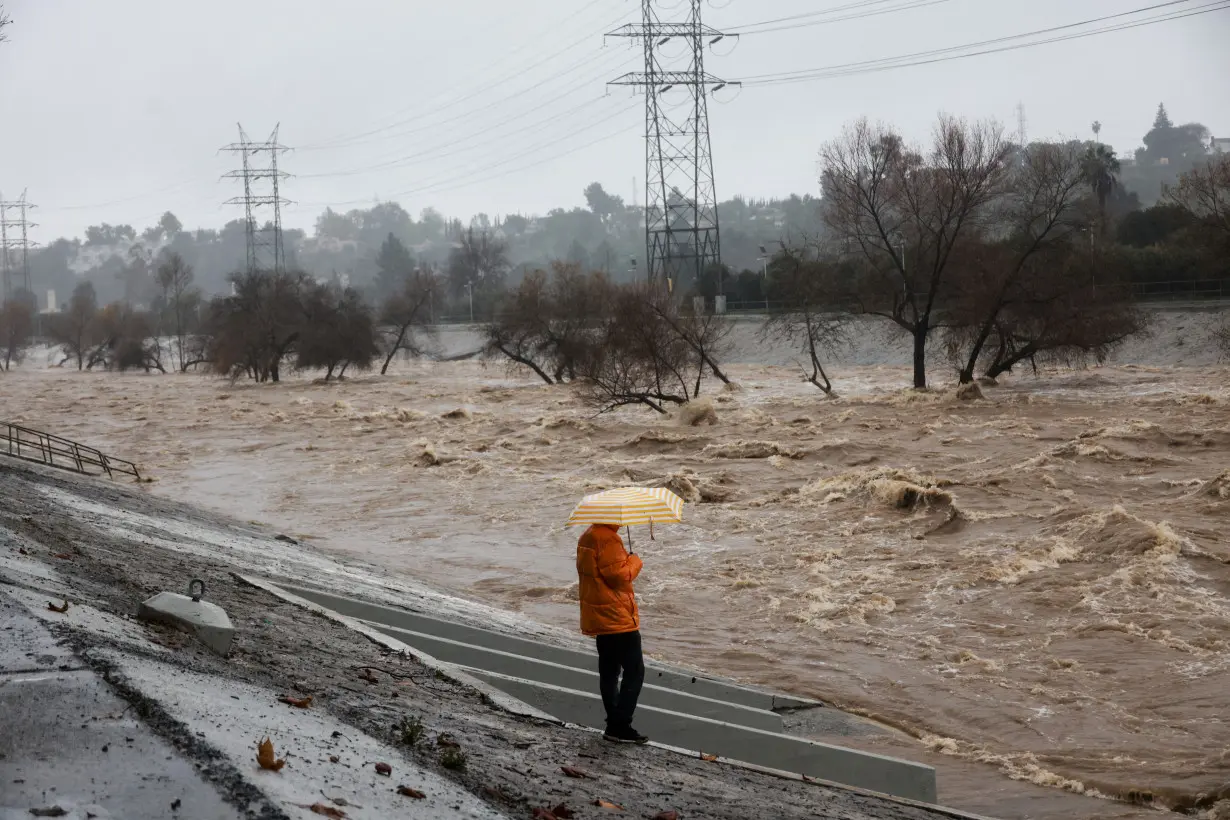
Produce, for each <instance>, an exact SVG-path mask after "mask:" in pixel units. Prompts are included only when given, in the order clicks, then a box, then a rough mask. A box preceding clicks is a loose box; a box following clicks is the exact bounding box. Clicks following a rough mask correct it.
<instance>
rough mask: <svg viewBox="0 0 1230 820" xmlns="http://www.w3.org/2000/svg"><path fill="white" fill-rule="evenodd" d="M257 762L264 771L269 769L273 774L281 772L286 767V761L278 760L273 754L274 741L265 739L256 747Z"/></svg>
mask: <svg viewBox="0 0 1230 820" xmlns="http://www.w3.org/2000/svg"><path fill="white" fill-rule="evenodd" d="M256 762H257V763H259V764H260V767H261V768H262V769H268V770H269V771H271V772H280V771H282V767H283V766H285V765H286V761H285V760H282V759H281V758H276V759H275V755H274V753H273V741H272V740H270V739H269V738H265V739H264V740H262V741H261V742H260V743H258V744H257V746H256Z"/></svg>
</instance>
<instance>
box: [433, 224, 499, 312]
mask: <svg viewBox="0 0 1230 820" xmlns="http://www.w3.org/2000/svg"><path fill="white" fill-rule="evenodd" d="M510 267H511V265H510V264H509V262H508V248H507V247H506V246H505V245H504V243H503V242H501V241H500V240H498V239H496V238H495V237H493V236H492V235H491V234H490V233H488V232H487V231H478V232H475V230H474V229H473V228H470V229H468V230H467V231H465V232H464V233H462V234H461V237H460V238H459V240H458V243H457V245H456V246H454V248H453V250H452V252H451V253H450V254H449V260H448V280H449V286H450V288H451V290H452V293H453V296H455V297H461V296H463V295H466V294H467V293H468V294H469V295H470V297H471V298H473V296H474V295H475V294H480V293H481V294H486V295H490V294H494V293H496V292H498V291H499V290H500V289H501V288H503V286H504V277H505V276H506V275H507V273H508V270H509V268H510Z"/></svg>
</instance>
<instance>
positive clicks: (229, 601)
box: [0, 462, 972, 820]
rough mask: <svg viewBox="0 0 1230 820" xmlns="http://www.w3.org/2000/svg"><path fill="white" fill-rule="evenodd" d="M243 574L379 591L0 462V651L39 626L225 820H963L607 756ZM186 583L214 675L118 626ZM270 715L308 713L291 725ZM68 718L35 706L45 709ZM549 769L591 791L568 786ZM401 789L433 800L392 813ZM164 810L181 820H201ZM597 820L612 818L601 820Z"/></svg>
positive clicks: (143, 631) (119, 809)
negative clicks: (208, 616) (333, 815)
mask: <svg viewBox="0 0 1230 820" xmlns="http://www.w3.org/2000/svg"><path fill="white" fill-rule="evenodd" d="M236 572H238V573H246V574H250V575H253V576H260V577H265V578H272V579H274V580H276V581H281V582H283V583H286V584H288V585H299V586H303V585H305V584H307V585H312V584H314V585H317V586H326V587H329V588H331V589H338V588H344V589H347V590H349V589H351V588H366V589H368V591H373V590H379V589H380V583H379V573H377V572H375V571H372V570H370V569H369V568H366V567H363V566H359V565H355V564H347V565H345V566H343V565H340V564H338V563H336V562H334V561H332V560H331V559H328V558H326V557H324V556H321V555H319V554H315V553H313V552H311V551H310V550H308V549H306V548H302V547H298V546H297V545H293V544H289V543H285V542H281V541H277V540H275V539H274V538H273V537H272V534H261V533H257V532H254V531H253V530H252V529H250V528H248V527H245V526H243V525H241V524H238V523H237V522H234V521H230V520H227V519H225V518H222V517H219V516H213V515H209V514H207V513H203V512H200V511H198V510H194V509H191V508H188V507H185V506H182V505H177V504H174V503H170V502H165V501H160V500H157V499H153V498H149V497H147V496H145V495H143V494H141V493H140V492H139V491H135V490H132V489H129V488H125V487H119V486H116V485H113V484H107V483H102V482H97V481H93V480H89V479H78V478H76V477H71V476H64V475H60V474H52V473H50V472H49V471H46V470H43V469H40V468H31V467H27V466H24V465H12V464H9V463H5V462H0V595H3V596H4V598H5V599H6V601H7V602H8V603H7V604H6V606H5V608H4V609H2V610H0V619H4V623H3V624H0V630H3V629H6V627H10V626H12V627H14V628H15V627H16V621H17V618H18V615H17V614H14V613H15V612H16V610H15V609H13V607H14V606H20V607H24V609H25V613H21V617H22V618H23V619H28V616H37V617H39V618H40V619H41V620H42V621H43V623H44V624H45V625H46V628H47V629H49V630H50V632H51V634H52V635H54V636H55V637H56V639H58V641H59V642H60V643H61V644H62V645H64V646H66V647H68V648H69V649H71V650H72V651H73V652H74V654H75V656H76V657H78V658H81V659H82V660H83V662H84V663H85V664H86V665H88V666H90V667H92V668H94V669H97V670H101V671H104V672H106V675H107V677H108V678H110V679H111V681H112V682H111V683H108V684H107V688H108V689H109V692H110V696H113V697H118V698H119V699H120V700H127V701H128V705H129V706H130V707H132V708H131V709H128V710H127V711H126V716H125V717H124V719H125V720H135V721H136V722H137V723H139V724H140V726H142V727H144V729H143V730H144V731H148V732H150V733H152V735H153V736H154V737H155V738H156V741H151V744H152V743H154V742H160V743H163V744H166V745H168V746H170V747H172V748H173V749H174V750H175V752H174V754H173V755H171V756H172V757H173V758H174V759H177V760H181V761H183V762H184V763H185V764H186V765H187V766H188V767H190V769H191V770H195V772H196V774H195V775H193V776H191V777H190V776H189V775H187V774H184V775H183V780H184V782H185V783H188V782H189V781H190V780H191V779H192V777H195V778H197V779H199V780H200V781H202V782H204V783H206V784H208V787H209V788H210V789H212V791H213V793H214V794H215V795H216V796H217V797H220V798H221V799H222V800H223V801H224V802H225V803H226V804H227V805H228V806H229V807H230V810H231V811H232V812H234V814H233V816H266V817H294V818H299V817H302V818H308V817H313V816H320V815H319V813H316V814H313V812H312V811H311V808H310V806H311V805H312V804H326V805H327V806H329V807H334V808H338V809H340V810H342V811H344V812H345V813H346V816H348V817H352V818H377V817H389V816H406V817H423V818H427V817H530V816H531V814H532V812H533V809H535V808H550V807H553V806H558V805H560V804H565V805H567V806H568V807H569V808H570V809H572V810H574V811H575V812H576V817H578V818H588V817H610V816H627V817H654V816H655V815H657V814H658V813H660V812H668V811H675V812H678V814H679V816H681V817H686V818H702V817H705V818H722V819H725V818H729V819H730V820H734V818H749V817H775V818H777V817H781V818H787V817H814V816H824V817H831V818H845V819H847V820H863V819H864V818H867V819H870V818H892V819H893V820H922V819H923V818H936V817H961V816H965V817H968V816H972V815H966V814H962V813H961V812H956V811H951V810H945V809H940V808H937V807H928V806H923V805H917V804H911V803H909V802H907V801H895V800H891V799H888V798H885V797H882V796H876V795H873V794H870V793H866V792H860V791H856V790H848V789H842V788H837V787H834V786H830V785H826V784H823V783H813V782H804V781H803V780H801V779H799V778H786V777H780V776H775V775H773V774H770V773H766V772H761V771H756V770H754V768H750V767H739V766H734V765H726V764H724V763H722V762H716V763H715V762H709V761H707V760H703V759H700V758H699V757H695V756H691V755H685V754H681V753H680V752H678V751H675V750H672V749H667V748H639V749H626V748H622V747H611V746H609V745H608V744H604V743H603V742H602V741H601V739H600V738H599V737H598V735H597V733H595V732H593V731H589V730H585V729H582V728H579V727H573V726H567V725H561V724H560V723H558V722H555V721H551V720H549V719H547V718H546V717H544V716H542V715H538V714H536V713H535V712H534V711H533V710H532V709H518V708H516V706H515V704H514V702H513V701H511V700H502V699H501V698H500V697H498V696H493V690H492V689H491V688H490V687H487V686H484V685H482V684H481V683H479V682H476V681H474V678H473V676H472V675H470V674H468V673H466V672H465V671H464V670H459V669H458V670H456V674H452V673H450V672H449V671H447V670H443V669H441V668H440V667H439V665H438V664H435V663H434V662H433V663H428V662H426V661H427V660H428V659H427V658H423V659H422V660H420V659H417V658H416V657H414V653H413V652H411V651H399V650H398V649H397V647H398V646H399V644H398V643H396V642H395V640H394V639H393V638H388V639H387V640H375V639H373V637H370V636H369V635H366V634H364V633H363V632H362V631H360V630H357V629H352V628H351V627H350V626H347V625H346V624H343V623H340V622H338V621H337V620H334V619H330V618H325V617H312V616H311V615H310V614H306V613H305V610H304V609H303V608H302V607H300V606H298V605H296V604H294V603H291V602H288V601H286V600H283V599H281V598H279V597H277V596H275V595H273V594H271V593H270V592H268V591H266V590H264V589H260V588H257V587H253V586H251V585H249V584H245V583H242V582H240V581H237V580H236V579H235V578H234V577H233V575H232V573H236ZM192 578H201V579H203V580H205V582H206V586H207V588H208V590H209V593H208V597H209V599H210V600H212V601H213V602H214V603H217V604H218V605H220V606H222V607H223V608H224V609H225V610H226V611H227V612H228V613H229V615H230V617H231V620H232V621H233V622H234V625H235V627H236V636H235V642H234V646H233V647H232V649H231V652H230V654H229V656H228V657H227V658H220V657H218V656H216V655H215V654H214V653H212V652H210V651H209V650H208V649H206V648H205V647H203V646H201V645H200V644H198V643H197V642H196V641H195V640H194V639H192V638H190V637H188V636H187V635H184V634H182V633H179V632H175V631H172V630H169V629H167V628H165V627H156V626H149V625H146V624H143V623H139V622H136V621H135V620H133V619H132V616H133V615H134V614H135V613H136V611H137V606H138V604H139V602H140V601H142V600H144V599H146V598H148V597H149V596H151V595H153V594H156V593H158V592H161V591H166V590H171V591H182V590H184V589H186V587H187V582H188V580H189V579H192ZM401 591H402V592H403V593H404V595H403V597H414V596H420V597H421V598H422V599H423V600H424V601H431V602H433V603H432V605H431V606H424V607H423V609H425V610H430V611H432V612H433V613H437V614H447V615H449V616H450V618H451V617H452V616H454V615H455V616H456V617H457V619H458V620H460V621H467V620H468V622H470V623H475V624H477V623H480V622H483V621H484V620H486V621H487V623H501V622H503V623H504V624H505V625H507V616H506V615H505V616H501V615H499V614H496V613H494V612H492V613H488V612H486V611H483V610H482V609H481V608H479V607H474V606H472V605H470V604H467V603H465V602H459V601H455V600H452V599H450V600H445V597H446V596H438V595H436V594H434V593H431V592H430V591H428V590H410V591H406V590H401ZM433 596H434V597H433ZM49 601H54V602H56V603H57V604H59V603H60V602H62V601H67V602H68V603H69V608H68V609H67V611H65V612H55V611H51V610H49V609H48V608H47V606H46V604H47V602H49ZM501 618H503V619H504V620H503V621H501ZM7 631H11V630H6V632H7ZM6 632H0V634H6ZM532 632H533V630H532V629H530V628H529V627H528V626H527V627H526V633H527V634H532ZM453 668H454V669H456V668H455V667H453ZM282 697H288V698H292V699H296V700H300V701H301V700H302V699H303V698H307V697H311V698H312V701H311V703H310V705H309V706H308V707H307V708H306V709H297V708H294V707H293V706H290V705H286V704H284V703H281V702H280V700H279V699H280V698H282ZM140 704H145V705H144V706H142V705H140ZM62 706H63V703H61V702H60V701H59V700H57V698H55V697H49V698H48V699H47V700H46V701H45V705H44V706H43V707H42V708H44V709H46V710H55V709H59V708H61V707H62ZM749 708H754V707H749ZM518 712H520V713H518ZM770 713H771V711H770ZM158 715H161V716H162V717H161V718H159V717H157V716H158ZM4 719H5V718H0V721H3V720H4ZM4 728H5V729H6V730H10V729H12V728H13V727H11V725H10V726H5V727H4ZM2 734H4V732H0V735H2ZM14 734H15V732H14ZM129 736H134V737H135V735H129ZM266 736H268V737H269V738H270V739H271V740H272V742H273V743H274V745H275V749H276V750H277V755H278V757H280V758H282V759H284V760H285V761H286V763H285V766H284V768H282V769H281V770H280V771H278V772H270V771H262V770H261V769H260V768H259V767H258V766H257V765H256V761H255V760H254V755H255V750H256V744H257V742H258V741H260V740H261V739H263V738H264V737H266ZM65 742H67V743H72V742H74V737H73V736H71V735H66V740H65ZM84 742H85V743H86V744H87V746H88V745H89V743H91V742H93V741H89V740H87V741H84ZM149 748H150V749H153V746H150V747H149ZM99 753H104V752H102V751H101V749H100V750H99ZM38 754H39V752H38V750H37V749H35V748H34V747H33V746H31V745H28V744H27V743H26V738H24V737H22V736H17V737H16V740H15V741H13V742H12V743H10V744H9V745H7V746H6V751H5V759H4V761H3V762H4V765H6V766H10V765H21V766H37V765H39V764H40V762H41V761H39V760H35V759H33V758H34V757H35V756H37V755H38ZM149 754H159V755H161V756H162V757H166V755H165V754H163V753H162V752H155V751H150V752H149ZM170 763H171V762H170V761H168V763H167V765H168V766H169V765H170ZM376 763H386V764H388V765H389V768H390V769H391V776H390V777H384V776H382V775H381V774H379V773H378V772H377V770H376V768H375V764H376ZM45 765H46V768H47V770H48V771H49V772H50V773H51V775H50V779H51V780H52V781H54V780H55V775H56V773H57V772H58V771H61V768H60V767H58V766H57V764H56V763H55V761H54V759H53V760H52V761H51V762H50V763H46V764H45ZM562 767H570V768H572V769H576V770H580V771H581V772H583V773H584V774H585V775H587V776H585V777H581V778H573V777H568V776H566V774H565V773H564V772H563V768H562ZM186 771H187V770H186ZM236 773H237V775H238V780H236ZM171 777H172V780H173V781H174V780H175V776H174V775H171ZM67 781H68V775H67V773H66V774H65V775H64V782H67ZM400 785H405V786H407V787H408V788H409V789H412V790H418V791H421V792H423V793H425V795H426V797H425V798H423V799H422V800H419V799H416V798H415V797H410V796H403V795H400V794H398V793H397V791H396V789H397V787H398V786H400ZM251 789H254V790H255V792H252V791H249V790H251ZM104 792H105V793H104ZM241 792H242V793H241ZM117 795H119V796H117ZM11 796H13V793H12V792H11V791H10V790H9V789H8V788H7V786H3V785H0V806H2V807H4V809H5V810H10V809H11V810H18V809H20V810H21V811H22V812H26V811H28V809H29V808H33V807H34V805H33V804H28V799H29V795H22V796H18V797H15V798H14V800H20V801H21V802H12V801H10V797H11ZM53 796H54V795H53ZM94 797H95V799H96V801H97V802H99V803H102V804H103V805H102V808H103V809H105V810H106V811H109V812H110V813H111V816H116V817H121V816H122V817H128V818H140V817H146V816H148V817H165V816H177V814H176V813H175V812H168V811H165V810H163V811H162V812H161V813H157V814H155V813H147V812H144V811H143V810H134V807H133V806H131V805H124V804H123V797H122V791H117V792H116V794H111V793H110V792H108V791H106V790H100V792H99V794H98V795H96V796H94ZM176 799H178V800H180V801H181V802H180V804H179V807H178V808H177V809H176V810H175V811H176V812H180V814H179V815H178V816H184V817H190V816H213V815H209V814H208V811H206V809H208V808H209V807H206V806H204V805H198V806H191V807H190V806H188V804H187V802H185V801H186V800H187V798H176ZM201 800H202V803H203V802H204V798H201ZM107 801H111V803H110V805H107V804H106V802H107ZM326 801H327V803H326ZM597 801H606V802H609V803H613V804H618V805H621V806H622V807H623V811H622V812H614V811H612V810H608V809H603V808H599V807H597V806H596V805H595V803H596V802H597ZM82 805H84V803H83V804H82ZM168 808H169V807H168ZM214 815H216V816H228V815H227V814H225V813H224V814H218V813H217V812H214ZM82 816H84V814H83V815H82ZM99 816H100V817H105V816H106V815H99Z"/></svg>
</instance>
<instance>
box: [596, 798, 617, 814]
mask: <svg viewBox="0 0 1230 820" xmlns="http://www.w3.org/2000/svg"><path fill="white" fill-rule="evenodd" d="M594 805H595V806H597V807H598V808H600V809H609V810H611V811H623V810H624V807H623V806H621V805H619V804H618V803H612V802H611V801H609V800H603V799H602V798H601V797H600V798H598V799H597V800H595V801H594Z"/></svg>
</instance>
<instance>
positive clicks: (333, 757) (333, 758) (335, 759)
mask: <svg viewBox="0 0 1230 820" xmlns="http://www.w3.org/2000/svg"><path fill="white" fill-rule="evenodd" d="M339 761H341V758H340V757H338V756H337V755H329V762H330V763H337V762H339Z"/></svg>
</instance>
